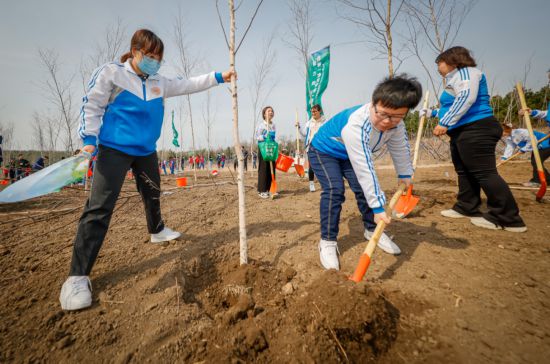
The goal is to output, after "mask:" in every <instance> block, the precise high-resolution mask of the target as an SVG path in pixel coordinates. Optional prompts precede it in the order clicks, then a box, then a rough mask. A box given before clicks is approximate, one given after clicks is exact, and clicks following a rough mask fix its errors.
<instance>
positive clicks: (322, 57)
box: [306, 46, 330, 117]
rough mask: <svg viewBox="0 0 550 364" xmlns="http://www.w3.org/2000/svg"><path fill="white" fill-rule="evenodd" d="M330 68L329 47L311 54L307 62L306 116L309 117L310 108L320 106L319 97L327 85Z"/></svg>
mask: <svg viewBox="0 0 550 364" xmlns="http://www.w3.org/2000/svg"><path fill="white" fill-rule="evenodd" d="M329 66H330V46H327V47H325V48H323V49H320V50H318V51H316V52H313V53H312V54H311V56H310V57H309V60H308V62H307V81H306V101H307V114H308V115H309V117H311V107H312V106H313V105H315V104H319V105H321V96H323V92H325V89H326V88H327V85H328V71H329Z"/></svg>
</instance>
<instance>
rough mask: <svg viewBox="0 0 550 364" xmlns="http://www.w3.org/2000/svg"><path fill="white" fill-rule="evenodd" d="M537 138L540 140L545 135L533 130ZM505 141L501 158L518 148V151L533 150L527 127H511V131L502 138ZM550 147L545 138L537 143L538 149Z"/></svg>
mask: <svg viewBox="0 0 550 364" xmlns="http://www.w3.org/2000/svg"><path fill="white" fill-rule="evenodd" d="M533 133H534V134H535V137H536V138H537V140H541V139H542V138H544V137H545V136H546V134H544V133H541V132H538V131H533ZM504 142H505V143H506V149H504V154H503V155H502V157H500V159H501V160H506V159H508V158H510V157H511V156H512V154H513V153H514V150H515V149H516V148H519V150H520V152H522V153H527V152H531V151H532V150H533V147H532V145H531V138H530V137H529V131H528V130H527V129H513V130H512V133H511V134H510V135H509V136H508V137H507V138H506V139H504ZM547 148H550V139H546V140H545V141H543V142H542V143H539V146H538V149H547Z"/></svg>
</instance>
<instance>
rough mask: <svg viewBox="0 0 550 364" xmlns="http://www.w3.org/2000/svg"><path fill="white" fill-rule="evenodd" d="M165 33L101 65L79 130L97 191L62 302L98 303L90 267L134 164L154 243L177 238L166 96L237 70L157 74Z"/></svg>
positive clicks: (138, 38)
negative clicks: (165, 216) (163, 144)
mask: <svg viewBox="0 0 550 364" xmlns="http://www.w3.org/2000/svg"><path fill="white" fill-rule="evenodd" d="M163 54H164V44H163V42H162V40H161V39H160V38H159V37H158V36H156V35H155V34H154V33H153V32H151V31H150V30H147V29H140V30H138V31H136V32H135V33H134V35H133V36H132V40H131V44H130V50H129V52H127V53H126V54H124V55H123V56H122V58H121V60H120V63H119V62H110V63H107V64H105V65H103V66H101V67H99V68H98V69H97V70H95V71H94V73H93V74H92V77H91V79H90V82H89V83H88V85H87V91H86V95H85V96H84V97H83V99H82V108H81V110H80V127H79V131H78V132H79V135H80V137H81V138H82V141H83V144H84V147H83V148H82V150H83V151H84V152H87V153H90V154H93V153H94V152H96V150H97V152H98V153H97V162H96V167H95V171H94V180H93V183H92V187H91V192H90V197H89V198H88V201H87V202H86V205H85V207H84V211H83V213H82V217H81V218H80V221H79V223H78V230H77V233H76V237H75V241H74V246H73V256H72V261H71V268H70V272H69V277H68V278H67V280H66V281H65V283H64V284H63V287H62V288H61V294H60V298H59V299H60V302H61V308H62V309H64V310H79V309H83V308H86V307H89V306H91V304H92V292H91V282H90V279H89V275H90V272H91V270H92V267H93V265H94V263H95V260H96V258H97V256H98V254H99V250H100V248H101V245H102V244H103V240H104V239H105V235H106V234H107V230H108V228H109V222H110V220H111V216H112V214H113V209H114V207H115V203H116V201H117V199H118V195H119V193H120V190H121V187H122V184H123V183H124V178H125V176H126V172H127V171H128V170H129V169H131V170H132V172H133V175H134V176H135V179H136V184H137V189H138V191H139V193H140V194H141V197H142V200H143V204H144V206H145V217H146V220H147V228H148V230H149V233H150V234H151V242H153V243H160V242H164V241H169V240H173V239H177V238H178V237H179V236H180V233H179V232H177V231H173V230H171V229H169V228H168V227H165V226H164V222H163V221H162V217H161V211H160V173H159V168H158V158H157V153H156V142H157V139H158V138H159V136H160V132H161V127H162V121H163V118H164V100H165V99H166V98H167V97H173V96H178V95H184V94H190V93H194V92H199V91H203V90H206V89H208V88H210V87H212V86H215V85H218V84H220V83H223V82H225V81H229V80H230V79H231V77H232V76H233V75H234V71H227V72H224V73H215V72H211V73H208V74H205V75H202V76H198V77H193V78H190V79H184V78H182V77H176V78H166V77H164V76H162V75H159V74H158V70H159V68H160V66H161V62H162V57H163Z"/></svg>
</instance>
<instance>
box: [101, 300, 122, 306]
mask: <svg viewBox="0 0 550 364" xmlns="http://www.w3.org/2000/svg"><path fill="white" fill-rule="evenodd" d="M101 302H105V303H115V304H117V305H122V304H124V301H106V300H104V301H101Z"/></svg>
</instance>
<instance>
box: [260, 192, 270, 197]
mask: <svg viewBox="0 0 550 364" xmlns="http://www.w3.org/2000/svg"><path fill="white" fill-rule="evenodd" d="M258 196H260V198H269V192H259V193H258Z"/></svg>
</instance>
